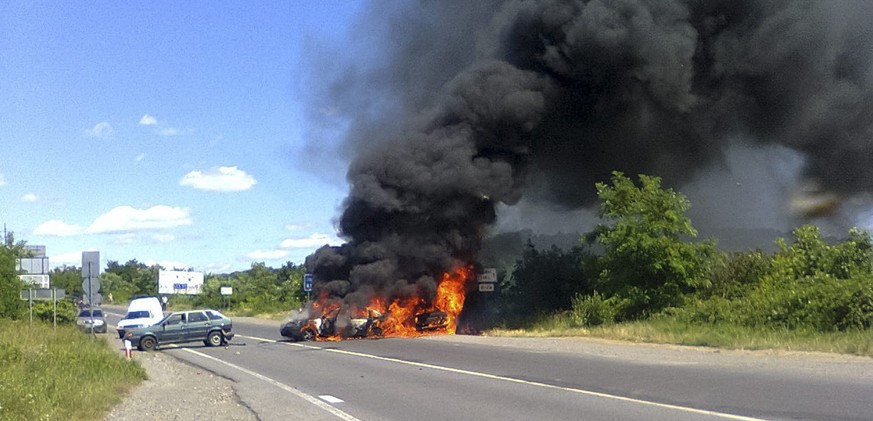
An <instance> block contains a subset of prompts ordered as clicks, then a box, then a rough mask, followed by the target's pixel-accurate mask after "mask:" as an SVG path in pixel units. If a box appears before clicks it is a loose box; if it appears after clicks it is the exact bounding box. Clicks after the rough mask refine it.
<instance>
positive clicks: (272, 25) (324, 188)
mask: <svg viewBox="0 0 873 421" xmlns="http://www.w3.org/2000/svg"><path fill="white" fill-rule="evenodd" d="M359 7H360V5H359V4H358V3H353V2H346V1H314V2H310V1H286V2H257V3H248V2H205V1H204V2H200V1H195V2H188V1H185V2H175V1H172V2H171V1H148V2H39V1H37V2H3V3H0V145H2V153H0V203H2V205H0V222H2V223H4V224H5V225H6V229H7V230H9V231H13V232H14V233H15V238H16V240H24V241H26V242H27V243H28V244H32V245H45V246H46V250H47V254H48V256H49V260H50V262H51V265H52V266H59V265H62V264H67V265H76V266H79V265H80V264H81V253H82V251H86V250H96V251H100V253H101V254H100V256H101V265H102V266H104V267H105V264H106V261H108V260H115V261H118V262H120V263H124V262H126V261H128V260H130V259H137V260H138V261H140V262H144V263H147V264H152V263H159V264H161V265H163V266H165V267H166V268H168V269H171V268H173V267H177V268H191V269H193V270H197V271H205V272H211V273H226V272H230V271H235V270H244V269H247V268H249V267H250V266H251V264H252V263H253V262H265V263H266V264H267V265H268V266H272V267H279V266H281V265H282V264H284V263H285V262H287V261H292V262H295V263H302V262H303V260H304V258H305V257H306V256H307V255H308V254H310V253H311V252H312V251H314V250H315V249H316V248H317V247H319V246H321V245H324V244H328V243H329V244H332V245H337V244H339V243H341V241H340V240H339V239H338V238H336V232H335V229H334V220H335V218H336V217H337V215H338V214H339V208H340V205H341V203H342V200H343V198H344V197H345V194H346V191H347V185H346V183H345V181H344V176H345V173H344V168H342V166H341V165H340V166H337V165H327V164H325V163H323V162H321V161H319V160H317V159H310V158H309V157H308V156H306V153H305V151H306V149H307V144H308V145H310V146H311V144H312V143H311V142H309V143H307V139H305V138H304V137H305V136H306V133H307V132H308V128H309V125H310V124H312V122H311V121H308V120H307V119H306V118H304V116H305V115H313V114H314V115H317V114H318V113H311V112H309V111H310V110H307V107H321V109H322V110H324V113H322V114H324V115H325V116H326V117H328V116H329V114H331V112H330V110H331V109H332V104H329V103H322V104H319V103H318V101H317V99H316V100H315V101H313V99H312V98H307V92H309V91H307V86H306V83H307V82H306V81H307V80H309V79H308V76H307V75H310V76H311V74H312V68H311V66H310V67H309V68H307V63H310V64H311V63H312V62H313V61H319V59H314V58H313V57H317V56H318V54H320V52H319V49H318V46H320V45H342V43H343V42H344V38H345V37H346V36H347V35H346V34H348V33H349V28H350V27H351V26H352V25H351V24H352V22H354V20H355V15H356V14H357V13H358V11H357V9H358V8H359ZM328 140H329V139H328ZM325 148H326V149H329V148H330V145H325Z"/></svg>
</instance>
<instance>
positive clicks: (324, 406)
mask: <svg viewBox="0 0 873 421" xmlns="http://www.w3.org/2000/svg"><path fill="white" fill-rule="evenodd" d="M170 347H173V348H176V349H179V350H182V351H185V352H190V353H192V354H195V355H199V356H201V357H203V358H206V359H209V360H212V361H215V362H217V363H221V364H224V365H226V366H228V367H231V368H233V369H236V370H239V371H242V372H243V373H246V374H248V375H250V376H253V377H255V378H258V379H260V380H263V381H265V382H267V383H269V384H272V385H273V386H276V387H278V388H280V389H282V390H284V391H286V392H289V393H291V394H293V395H295V396H297V397H299V398H302V399H304V400H306V401H307V402H309V403H311V404H313V405H315V406H317V407H319V408H321V409H323V410H325V411H327V412H330V413H331V414H333V415H335V416H336V417H337V418H340V419H343V420H347V421H360V420H358V419H357V418H355V417H353V416H352V415H350V414H348V413H346V412H343V411H341V410H339V409H337V408H334V407H333V406H330V405H328V404H326V403H324V402H322V401H321V400H319V399H318V398H316V397H314V396H311V395H309V394H306V393H303V392H301V391H299V390H297V389H295V388H293V387H291V386H288V385H287V384H285V383H282V382H279V381H277V380H273V379H271V378H269V377H267V376H264V375H263V374H260V373H256V372H254V371H251V370H249V369H247V368H243V367H240V366H238V365H236V364H233V363H229V362H227V361H224V360H221V359H218V358H215V357H213V356H211V355H207V354H204V353H202V352H199V351H195V350H193V349H190V348H181V347H177V346H174V345H170ZM340 402H342V401H340Z"/></svg>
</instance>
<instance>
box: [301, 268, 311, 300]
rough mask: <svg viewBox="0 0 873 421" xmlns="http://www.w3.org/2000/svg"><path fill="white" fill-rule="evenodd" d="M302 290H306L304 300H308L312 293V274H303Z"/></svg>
mask: <svg viewBox="0 0 873 421" xmlns="http://www.w3.org/2000/svg"><path fill="white" fill-rule="evenodd" d="M303 291H305V292H306V301H309V300H310V297H309V295H310V294H311V293H312V274H311V273H307V274H304V275H303Z"/></svg>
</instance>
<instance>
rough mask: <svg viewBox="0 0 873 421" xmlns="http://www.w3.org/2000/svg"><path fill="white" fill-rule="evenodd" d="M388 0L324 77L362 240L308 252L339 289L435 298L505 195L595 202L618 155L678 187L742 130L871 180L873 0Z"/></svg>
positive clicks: (843, 181)
mask: <svg viewBox="0 0 873 421" xmlns="http://www.w3.org/2000/svg"><path fill="white" fill-rule="evenodd" d="M375 3H376V4H375V5H374V6H373V7H372V10H370V11H369V12H367V13H366V15H365V16H364V18H363V19H362V21H361V24H360V26H359V27H357V29H356V30H357V31H358V32H357V33H356V34H357V35H360V36H359V37H357V38H358V39H360V40H361V42H360V43H358V44H353V45H352V46H350V48H349V49H348V50H347V51H345V53H347V54H345V55H346V56H349V57H354V60H350V61H349V62H347V63H344V62H342V60H339V59H335V57H336V56H332V59H335V60H337V61H336V62H335V63H338V65H339V66H340V67H341V68H342V71H341V72H339V73H338V74H336V77H335V78H333V79H331V84H330V85H329V86H328V87H327V89H325V91H324V92H322V93H324V94H325V95H329V98H330V100H331V103H330V106H332V107H335V108H336V110H337V111H338V114H339V115H340V116H342V117H343V122H344V124H345V125H346V127H347V129H348V130H347V133H348V134H347V137H346V139H345V142H344V144H345V146H346V147H347V149H346V151H347V152H348V153H349V154H350V157H351V165H350V167H349V170H348V174H347V180H348V182H349V184H350V192H349V195H348V197H347V199H346V200H345V202H344V206H343V211H342V215H341V217H340V219H339V221H338V225H339V230H340V234H341V236H342V237H343V238H345V239H346V240H347V241H348V243H347V244H345V245H343V246H341V247H324V248H322V249H320V250H318V251H317V252H316V253H315V254H313V255H311V256H310V257H309V258H308V259H307V261H306V266H307V268H308V269H309V270H310V271H312V272H313V273H314V274H315V277H316V279H317V281H318V282H319V285H321V286H322V287H323V288H326V290H328V291H330V292H332V293H333V294H334V295H336V296H348V297H350V299H354V297H363V296H366V295H369V294H373V293H378V294H382V295H384V296H386V297H390V296H404V295H418V296H423V297H426V298H428V299H430V298H432V297H433V294H434V291H435V285H436V283H435V280H436V279H437V277H438V276H439V275H440V274H441V273H442V272H444V271H446V270H448V269H450V268H451V267H452V266H453V265H457V264H462V263H469V262H475V261H476V258H477V252H478V251H479V247H480V245H481V241H482V238H483V236H484V235H486V233H487V232H488V230H489V228H490V227H492V226H493V225H494V224H495V222H496V220H497V215H498V213H497V210H496V209H497V208H498V207H507V208H511V207H513V206H514V205H516V204H518V203H519V201H523V202H526V203H542V204H547V205H546V206H547V207H549V208H551V209H563V210H574V209H584V208H587V207H590V206H591V205H593V204H594V203H595V202H594V201H595V199H596V197H595V190H594V183H595V182H598V181H606V180H608V179H609V176H610V173H611V172H612V171H615V170H618V171H623V172H625V173H627V174H629V175H636V174H649V175H656V176H660V177H662V178H663V180H664V184H665V185H666V186H670V187H681V186H683V185H685V184H686V183H689V182H692V181H694V180H699V179H701V177H704V176H703V175H702V172H703V171H705V170H706V169H708V168H713V167H718V166H719V165H724V163H725V161H726V153H727V152H726V151H728V150H730V148H731V147H732V145H736V144H742V145H743V147H745V148H749V149H747V150H751V151H757V150H761V151H765V150H777V151H788V152H789V153H791V154H794V155H796V156H798V157H800V159H801V160H802V165H801V167H800V171H801V172H802V174H801V175H802V176H803V177H804V178H806V179H811V180H816V182H817V183H819V185H820V186H821V188H822V189H824V190H826V191H828V192H833V193H834V194H839V195H853V194H857V193H859V192H867V191H871V190H873V174H871V171H873V66H871V62H873V60H871V58H873V25H870V22H871V21H873V3H870V2H862V1H857V2H852V1H836V2H830V1H814V2H813V1H809V2H807V1H794V0H792V1H770V0H767V1H751V0H747V1H743V0H724V1H716V0H687V1H675V0H651V1H642V0H614V1H508V2H504V1H487V2H485V1H475V2H467V1H456V2H455V1H453V2H421V3H420V4H419V3H396V2H375ZM355 51H359V52H361V51H366V52H368V53H366V54H364V53H358V54H356V53H355ZM356 60H360V61H356ZM322 100H323V98H322ZM332 123H335V121H332ZM758 148H760V149H758ZM743 162H745V161H743ZM743 162H741V163H740V164H739V165H744V164H743ZM765 165H766V163H765ZM704 178H705V177H704ZM761 182H762V183H766V180H761ZM726 211H728V212H729V211H730V210H729V209H728V210H726Z"/></svg>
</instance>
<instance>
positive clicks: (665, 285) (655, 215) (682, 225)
mask: <svg viewBox="0 0 873 421" xmlns="http://www.w3.org/2000/svg"><path fill="white" fill-rule="evenodd" d="M639 183H640V184H639V186H637V185H636V184H635V183H634V182H633V180H631V179H630V178H628V177H626V176H625V175H624V174H622V173H621V172H613V175H612V183H611V184H605V183H597V184H596V187H597V196H598V197H599V198H600V201H601V204H600V217H601V218H603V219H606V220H607V221H608V224H607V225H601V226H599V227H598V228H597V230H596V239H597V241H598V242H599V243H600V244H602V246H603V248H604V254H603V256H602V258H601V259H600V274H599V277H598V278H599V279H598V290H600V291H601V292H602V293H605V294H606V295H613V296H616V297H617V298H618V299H619V314H618V317H619V318H620V319H636V318H641V317H646V316H648V315H651V314H653V313H656V312H658V311H660V310H662V309H664V308H667V307H674V306H680V305H681V304H682V303H683V301H684V294H687V293H691V292H694V291H695V290H697V289H699V288H703V287H706V286H708V285H709V281H708V279H707V276H706V275H707V272H708V268H709V265H710V263H711V261H712V258H713V257H714V256H715V255H716V253H717V249H716V248H715V245H714V244H713V243H712V242H703V243H691V242H687V241H685V239H686V238H688V239H693V238H695V237H697V231H696V230H695V229H694V228H693V227H692V225H691V220H690V219H689V218H688V217H687V216H686V215H685V213H686V212H687V211H688V209H690V207H691V204H690V202H689V201H688V199H687V198H686V197H685V196H684V195H682V194H679V193H676V192H674V191H673V190H672V189H664V188H662V187H661V179H660V178H658V177H652V176H647V175H640V176H639Z"/></svg>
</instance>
